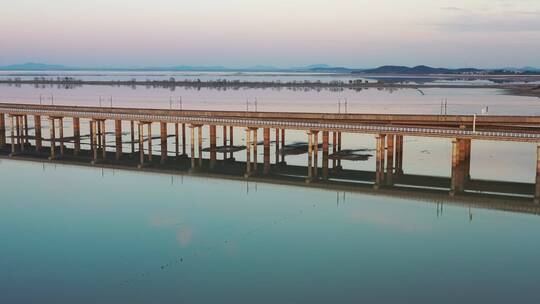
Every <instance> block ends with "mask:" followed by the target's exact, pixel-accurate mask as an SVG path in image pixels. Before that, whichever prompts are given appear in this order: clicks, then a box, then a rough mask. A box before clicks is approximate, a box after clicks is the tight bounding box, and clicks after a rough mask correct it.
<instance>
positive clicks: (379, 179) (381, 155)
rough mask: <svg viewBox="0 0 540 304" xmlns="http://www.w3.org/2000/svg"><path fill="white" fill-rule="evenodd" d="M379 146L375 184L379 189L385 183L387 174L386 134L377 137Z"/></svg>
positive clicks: (377, 149) (375, 187)
mask: <svg viewBox="0 0 540 304" xmlns="http://www.w3.org/2000/svg"><path fill="white" fill-rule="evenodd" d="M376 140H377V147H376V156H375V158H376V159H375V184H374V186H373V187H374V189H376V190H377V189H379V188H381V187H382V186H384V185H385V174H384V159H385V145H386V135H385V134H379V135H377V137H376Z"/></svg>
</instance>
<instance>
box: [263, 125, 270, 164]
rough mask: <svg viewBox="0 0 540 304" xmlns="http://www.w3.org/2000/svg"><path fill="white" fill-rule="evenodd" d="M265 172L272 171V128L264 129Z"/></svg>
mask: <svg viewBox="0 0 540 304" xmlns="http://www.w3.org/2000/svg"><path fill="white" fill-rule="evenodd" d="M263 155H264V157H263V174H265V175H266V174H268V173H270V128H264V129H263Z"/></svg>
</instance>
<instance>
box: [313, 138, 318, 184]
mask: <svg viewBox="0 0 540 304" xmlns="http://www.w3.org/2000/svg"><path fill="white" fill-rule="evenodd" d="M318 178H319V131H313V179H318Z"/></svg>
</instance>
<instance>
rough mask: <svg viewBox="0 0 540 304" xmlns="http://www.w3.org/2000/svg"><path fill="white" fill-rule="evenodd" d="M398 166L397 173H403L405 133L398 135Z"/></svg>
mask: <svg viewBox="0 0 540 304" xmlns="http://www.w3.org/2000/svg"><path fill="white" fill-rule="evenodd" d="M395 157H396V166H395V175H396V176H402V175H403V135H396V156H395Z"/></svg>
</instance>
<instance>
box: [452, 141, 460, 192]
mask: <svg viewBox="0 0 540 304" xmlns="http://www.w3.org/2000/svg"><path fill="white" fill-rule="evenodd" d="M460 148H461V140H460V139H454V140H452V177H451V183H450V196H455V195H456V194H457V193H459V192H460V189H461V186H460V179H461V172H460V171H461V168H460V167H461V166H460V165H461V163H460V152H461V149H460Z"/></svg>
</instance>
